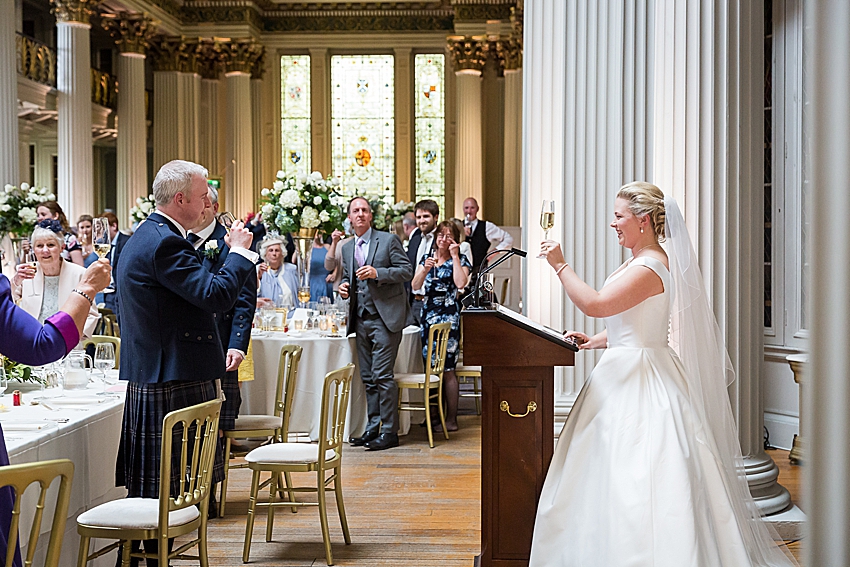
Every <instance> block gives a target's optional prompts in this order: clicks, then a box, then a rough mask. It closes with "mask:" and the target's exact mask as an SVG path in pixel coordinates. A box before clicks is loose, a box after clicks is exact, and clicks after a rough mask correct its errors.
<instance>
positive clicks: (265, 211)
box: [261, 203, 274, 217]
mask: <svg viewBox="0 0 850 567" xmlns="http://www.w3.org/2000/svg"><path fill="white" fill-rule="evenodd" d="M261 210H262V211H263V216H264V217H267V216H269V215H270V214H272V212H274V205H272V204H271V203H266V204H265V205H263V208H262V209H261Z"/></svg>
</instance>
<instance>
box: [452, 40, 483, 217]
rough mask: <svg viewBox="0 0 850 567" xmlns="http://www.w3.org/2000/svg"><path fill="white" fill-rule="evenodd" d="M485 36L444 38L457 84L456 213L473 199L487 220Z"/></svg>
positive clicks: (459, 212) (460, 211)
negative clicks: (483, 129) (483, 111)
mask: <svg viewBox="0 0 850 567" xmlns="http://www.w3.org/2000/svg"><path fill="white" fill-rule="evenodd" d="M488 50H489V43H488V41H487V37H486V36H480V37H479V36H475V37H468V36H467V37H464V36H451V37H449V38H448V51H449V57H450V58H451V60H452V65H453V67H454V71H455V75H456V85H457V146H456V154H455V155H456V160H455V203H454V210H455V212H456V214H462V211H463V201H464V200H465V199H466V198H468V197H474V198H475V199H476V200H477V201H478V204H479V205H480V206H481V212H480V213H479V216H480V217H481V218H487V213H486V211H485V203H484V167H483V163H484V148H483V140H482V133H481V72H482V71H483V70H484V64H485V63H486V62H487V52H488Z"/></svg>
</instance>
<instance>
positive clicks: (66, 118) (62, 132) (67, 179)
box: [15, 21, 94, 219]
mask: <svg viewBox="0 0 850 567" xmlns="http://www.w3.org/2000/svg"><path fill="white" fill-rule="evenodd" d="M56 28H57V50H56V52H57V53H56V54H57V61H56V89H57V91H59V93H58V96H57V109H58V111H59V126H58V142H59V149H58V154H59V176H58V177H59V190H58V192H57V200H58V201H59V204H60V205H61V206H62V208H63V209H64V211H65V215H66V216H67V217H68V218H69V219H76V218H77V217H78V216H79V215H81V214H84V213H87V214H91V213H92V212H94V172H93V155H92V122H91V116H92V115H91V105H92V102H91V42H90V39H89V34H90V32H91V26H90V25H89V24H88V23H83V22H78V21H58V22H57V23H56ZM15 84H17V81H16V82H15Z"/></svg>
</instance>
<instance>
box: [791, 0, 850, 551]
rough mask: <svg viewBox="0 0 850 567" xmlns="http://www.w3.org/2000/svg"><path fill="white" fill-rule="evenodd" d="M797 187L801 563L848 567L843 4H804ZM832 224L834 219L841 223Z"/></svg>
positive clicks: (849, 159)
mask: <svg viewBox="0 0 850 567" xmlns="http://www.w3.org/2000/svg"><path fill="white" fill-rule="evenodd" d="M803 6H804V10H805V13H804V21H805V22H806V28H805V32H804V33H805V34H806V35H805V37H804V39H803V42H804V43H803V45H804V48H805V51H804V58H805V59H804V62H803V69H805V70H806V76H804V79H805V81H806V82H805V83H804V85H803V99H804V100H803V101H802V105H803V107H804V109H805V110H804V114H803V144H804V154H803V155H804V156H805V157H808V158H809V159H808V160H806V162H805V163H804V165H803V183H804V184H805V186H806V189H804V191H807V193H808V196H809V197H810V199H811V201H810V203H811V208H810V209H809V210H810V211H811V217H810V220H809V228H810V231H811V232H810V233H809V234H810V235H812V237H813V238H812V243H811V247H810V250H811V258H812V265H811V268H810V270H809V274H811V280H810V283H811V289H812V296H813V298H812V303H811V306H812V316H811V319H810V321H812V324H811V326H810V328H811V331H812V337H811V341H810V343H809V345H810V348H811V354H810V355H809V365H808V367H807V376H806V387H807V389H806V400H805V403H806V407H805V413H804V416H803V417H804V420H805V422H804V424H803V427H804V430H805V432H806V469H805V470H806V474H805V475H804V476H803V480H804V482H805V490H804V494H805V495H806V498H807V499H806V513H807V514H808V530H807V534H806V543H805V545H804V546H803V547H804V549H805V553H806V555H805V561H804V562H803V564H804V565H812V566H815V565H823V566H827V565H828V566H830V567H831V566H833V565H836V566H838V565H842V566H843V565H850V539H848V538H847V534H848V533H850V514H848V510H850V491H848V489H847V479H848V478H850V444H848V443H847V424H848V423H850V382H848V380H847V371H846V369H847V368H850V349H848V348H847V337H848V336H850V302H848V301H847V300H846V298H847V288H848V283H850V242H848V240H847V239H846V238H844V235H843V232H844V231H843V230H840V229H839V230H838V231H836V230H835V229H836V219H837V218H838V217H839V216H840V214H841V211H845V210H847V207H848V206H850V193H848V191H847V190H846V185H847V179H848V174H850V88H848V85H850V29H848V27H847V22H848V21H850V4H848V3H847V2H843V1H841V0H829V1H824V2H804V3H803ZM839 224H840V223H839Z"/></svg>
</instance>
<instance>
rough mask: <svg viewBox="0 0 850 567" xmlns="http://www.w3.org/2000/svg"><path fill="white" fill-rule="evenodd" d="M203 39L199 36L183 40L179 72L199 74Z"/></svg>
mask: <svg viewBox="0 0 850 567" xmlns="http://www.w3.org/2000/svg"><path fill="white" fill-rule="evenodd" d="M203 44H204V40H202V39H201V38H199V37H194V38H191V39H186V40H184V41H183V58H182V59H181V60H180V72H181V73H195V74H198V75H200V74H201V66H202V64H203V63H202V59H203V51H204V49H203Z"/></svg>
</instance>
